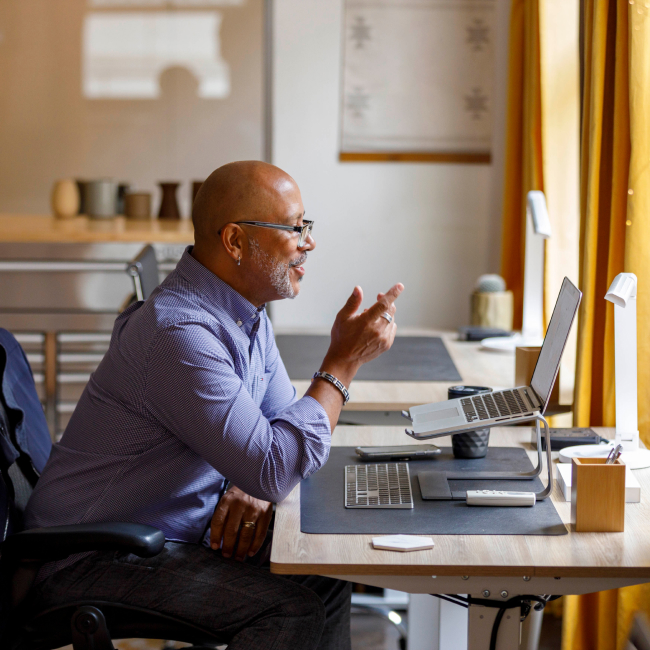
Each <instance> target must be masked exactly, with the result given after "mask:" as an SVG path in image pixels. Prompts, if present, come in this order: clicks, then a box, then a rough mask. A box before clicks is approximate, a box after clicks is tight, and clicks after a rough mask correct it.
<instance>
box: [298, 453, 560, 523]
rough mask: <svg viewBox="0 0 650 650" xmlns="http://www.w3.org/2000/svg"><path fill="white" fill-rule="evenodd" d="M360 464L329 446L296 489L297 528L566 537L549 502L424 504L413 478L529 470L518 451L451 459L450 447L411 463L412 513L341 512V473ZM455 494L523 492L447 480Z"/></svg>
mask: <svg viewBox="0 0 650 650" xmlns="http://www.w3.org/2000/svg"><path fill="white" fill-rule="evenodd" d="M351 464H364V463H363V461H361V460H360V459H359V457H358V456H357V455H356V453H355V451H354V448H353V447H332V449H331V451H330V457H329V460H328V461H327V463H326V464H325V466H324V467H323V468H322V469H321V470H320V471H318V472H316V473H315V474H313V475H312V476H310V477H309V478H307V479H305V480H304V481H302V483H301V484H300V511H301V515H300V517H301V518H300V526H301V530H302V532H303V533H312V534H350V535H362V534H376V535H396V534H404V535H564V534H566V532H567V529H566V527H565V526H564V524H563V523H562V520H561V519H560V516H559V515H558V514H557V511H556V509H555V506H554V505H553V502H552V501H551V500H550V499H547V500H545V501H541V502H538V503H536V505H535V507H534V508H505V507H503V508H472V507H468V506H467V504H466V503H465V501H464V500H462V501H456V500H446V501H425V500H423V499H422V495H421V492H420V486H419V483H418V479H417V477H416V474H419V473H421V472H422V471H429V470H440V471H444V472H457V473H463V474H465V475H468V473H470V472H472V473H476V471H475V470H479V471H484V472H486V473H487V471H490V472H491V473H494V472H495V471H505V470H510V472H526V471H530V470H531V469H532V464H531V461H530V459H529V457H528V454H527V453H526V451H525V450H524V449H523V448H521V447H517V448H514V447H513V448H509V447H490V448H489V449H488V453H487V456H486V457H485V458H479V459H476V460H475V459H471V460H470V459H467V460H466V459H456V458H454V456H453V454H452V451H451V447H443V448H442V453H441V454H440V455H439V456H437V457H436V458H435V459H433V460H423V461H418V462H417V463H411V464H410V467H411V470H412V472H411V492H412V495H413V503H414V508H413V509H412V510H410V509H395V510H374V509H346V508H345V506H344V494H345V488H344V482H343V480H342V479H343V468H344V467H345V466H346V465H351ZM452 485H453V486H454V489H457V490H459V491H462V492H463V493H466V492H467V490H485V489H496V490H508V491H516V490H521V489H522V484H521V481H512V480H509V481H508V480H501V481H496V480H488V481H480V480H471V481H469V480H467V481H452ZM542 487H543V484H542V481H541V480H540V479H539V478H534V479H533V480H531V481H529V482H527V483H526V487H525V489H526V490H531V491H533V492H536V491H539V490H541V489H542Z"/></svg>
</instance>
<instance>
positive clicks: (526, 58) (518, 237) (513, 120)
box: [501, 0, 544, 329]
mask: <svg viewBox="0 0 650 650" xmlns="http://www.w3.org/2000/svg"><path fill="white" fill-rule="evenodd" d="M539 48H540V44H539V4H538V0H512V5H511V12H510V42H509V65H510V68H509V71H508V117H507V126H506V132H507V138H506V154H505V185H504V194H503V220H502V223H503V230H502V235H501V275H502V276H503V277H504V279H505V281H506V284H507V286H508V289H510V290H511V291H512V292H513V294H514V323H513V325H514V328H515V329H520V328H521V318H522V309H523V289H524V243H525V235H526V227H525V224H526V222H525V215H526V194H527V193H528V192H529V191H530V190H543V189H544V184H543V179H542V103H541V85H540V51H539Z"/></svg>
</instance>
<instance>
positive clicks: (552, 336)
mask: <svg viewBox="0 0 650 650" xmlns="http://www.w3.org/2000/svg"><path fill="white" fill-rule="evenodd" d="M581 298H582V293H581V292H580V291H579V290H578V288H577V287H576V286H575V285H574V284H573V283H572V282H571V281H570V280H569V279H568V278H564V281H563V282H562V288H561V289H560V295H559V296H558V298H557V302H556V303H555V309H553V316H551V322H550V323H549V324H548V329H547V330H546V337H545V338H544V343H543V345H542V349H541V350H540V353H539V357H538V358H537V365H536V366H535V372H533V377H532V379H531V380H530V385H531V386H532V387H533V389H534V390H535V392H536V393H537V395H538V396H539V398H540V399H541V400H542V401H543V402H544V406H543V408H541V409H540V410H541V411H542V413H543V412H544V410H545V409H546V405H547V404H548V400H549V397H550V396H551V390H552V389H553V384H554V383H555V377H556V376H557V372H558V369H559V367H560V359H561V358H562V352H563V351H564V346H565V345H566V342H567V339H568V338H569V332H570V331H571V325H572V324H573V320H574V318H575V316H576V313H577V311H578V305H579V304H580V299H581Z"/></svg>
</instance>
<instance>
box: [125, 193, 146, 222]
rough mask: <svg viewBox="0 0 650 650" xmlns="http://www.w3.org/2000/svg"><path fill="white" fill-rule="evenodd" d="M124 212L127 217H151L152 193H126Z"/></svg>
mask: <svg viewBox="0 0 650 650" xmlns="http://www.w3.org/2000/svg"><path fill="white" fill-rule="evenodd" d="M124 214H125V215H126V217H127V219H151V194H150V193H149V192H128V193H127V194H125V195H124Z"/></svg>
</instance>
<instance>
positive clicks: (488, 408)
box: [460, 390, 530, 422]
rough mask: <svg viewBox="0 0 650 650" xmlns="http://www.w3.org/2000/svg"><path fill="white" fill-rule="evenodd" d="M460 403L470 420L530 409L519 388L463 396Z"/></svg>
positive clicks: (491, 417)
mask: <svg viewBox="0 0 650 650" xmlns="http://www.w3.org/2000/svg"><path fill="white" fill-rule="evenodd" d="M460 403H461V406H462V407H463V412H464V413H465V417H466V418H467V421H468V422H474V421H476V420H479V421H480V420H488V419H497V418H503V417H508V416H512V415H519V414H521V413H526V412H528V411H529V410H530V409H528V408H527V407H526V404H525V403H524V400H523V399H522V397H521V395H520V394H519V391H517V390H500V391H498V392H496V393H481V394H479V395H474V396H473V397H463V398H462V399H461V400H460Z"/></svg>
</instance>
